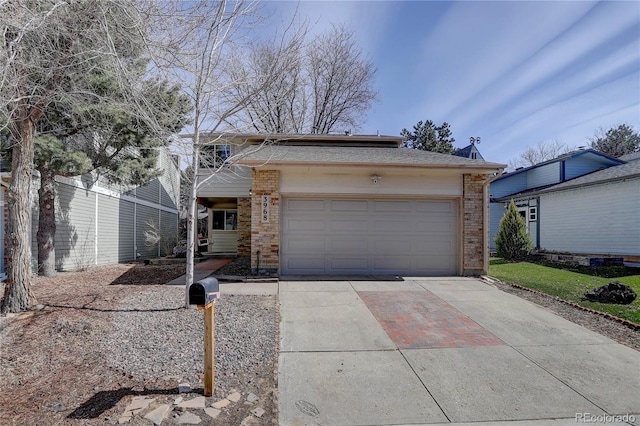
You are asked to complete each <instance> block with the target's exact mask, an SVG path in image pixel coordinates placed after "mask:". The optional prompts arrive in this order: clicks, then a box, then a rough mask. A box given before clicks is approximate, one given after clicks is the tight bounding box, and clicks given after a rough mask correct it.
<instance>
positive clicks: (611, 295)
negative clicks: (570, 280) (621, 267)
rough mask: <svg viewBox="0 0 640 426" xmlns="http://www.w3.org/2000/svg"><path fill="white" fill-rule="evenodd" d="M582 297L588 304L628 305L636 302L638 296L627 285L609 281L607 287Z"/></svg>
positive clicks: (596, 289)
mask: <svg viewBox="0 0 640 426" xmlns="http://www.w3.org/2000/svg"><path fill="white" fill-rule="evenodd" d="M584 297H585V298H586V299H587V300H588V301H590V302H600V303H616V304H620V305H628V304H630V303H631V302H633V301H634V300H636V297H638V295H637V294H636V292H635V291H633V289H632V288H631V287H629V286H628V285H626V284H622V283H621V282H619V281H611V282H610V283H609V284H607V285H603V286H602V287H597V288H594V289H593V290H591V291H587V292H586V293H585V294H584Z"/></svg>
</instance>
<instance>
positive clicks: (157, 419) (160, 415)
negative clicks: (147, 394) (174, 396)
mask: <svg viewBox="0 0 640 426" xmlns="http://www.w3.org/2000/svg"><path fill="white" fill-rule="evenodd" d="M169 411H171V407H170V406H169V404H162V405H160V406H159V407H158V408H156V409H155V410H153V411H151V412H150V413H149V414H147V415H146V416H144V418H145V419H147V420H151V422H152V423H153V424H154V425H156V426H159V425H161V424H162V422H163V421H164V419H165V417H166V416H167V413H169Z"/></svg>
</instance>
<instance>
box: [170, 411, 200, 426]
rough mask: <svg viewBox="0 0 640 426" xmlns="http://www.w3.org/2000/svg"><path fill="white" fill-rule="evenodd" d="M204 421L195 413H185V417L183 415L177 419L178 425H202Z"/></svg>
mask: <svg viewBox="0 0 640 426" xmlns="http://www.w3.org/2000/svg"><path fill="white" fill-rule="evenodd" d="M201 421H202V419H201V418H200V417H198V416H196V415H195V414H193V413H190V412H188V411H187V412H185V413H184V414H183V415H181V416H180V417H178V418H177V419H176V424H179V425H197V424H200V422H201Z"/></svg>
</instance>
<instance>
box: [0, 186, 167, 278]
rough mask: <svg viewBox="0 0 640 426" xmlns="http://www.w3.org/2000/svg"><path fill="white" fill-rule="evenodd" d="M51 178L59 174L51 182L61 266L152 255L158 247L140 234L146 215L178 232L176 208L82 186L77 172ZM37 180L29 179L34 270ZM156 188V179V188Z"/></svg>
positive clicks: (62, 268)
mask: <svg viewBox="0 0 640 426" xmlns="http://www.w3.org/2000/svg"><path fill="white" fill-rule="evenodd" d="M56 179H60V181H58V182H57V186H56V188H57V197H56V225H57V229H56V240H55V241H56V266H57V268H58V270H60V271H69V270H76V269H81V268H86V267H90V266H93V265H108V264H113V263H118V262H128V261H132V260H135V258H136V252H137V253H140V254H141V257H142V258H151V257H157V256H158V248H157V247H154V248H148V247H147V246H146V244H145V240H144V231H145V230H147V229H148V224H147V221H148V220H149V219H153V220H155V222H158V220H160V224H161V226H162V227H163V228H165V229H168V232H171V233H173V234H175V233H177V217H178V212H177V211H176V210H173V209H172V208H171V207H169V206H164V207H161V206H160V205H156V206H153V205H151V206H148V205H143V204H141V203H144V202H148V201H135V198H129V199H126V197H124V198H121V197H120V196H118V195H117V194H114V193H111V192H109V191H107V190H106V189H104V188H102V187H98V186H96V185H94V186H92V187H91V188H90V189H86V188H85V187H84V186H83V181H82V180H81V179H79V178H78V179H68V178H56ZM39 185H40V182H39V179H34V183H33V194H32V221H31V223H32V226H31V236H30V237H31V252H32V258H31V264H32V268H33V271H34V272H36V271H37V264H38V242H37V231H38V194H37V189H38V187H39ZM78 185H81V186H80V187H78ZM159 188H160V187H159V185H157V186H156V190H159ZM158 194H160V192H158ZM157 198H159V197H157ZM163 209H164V210H163ZM166 209H170V210H166ZM0 243H1V242H0ZM136 246H137V247H136ZM136 249H137V251H136ZM161 251H163V250H161ZM162 254H163V255H164V253H162ZM0 266H2V267H3V268H2V269H0V272H3V271H4V265H0Z"/></svg>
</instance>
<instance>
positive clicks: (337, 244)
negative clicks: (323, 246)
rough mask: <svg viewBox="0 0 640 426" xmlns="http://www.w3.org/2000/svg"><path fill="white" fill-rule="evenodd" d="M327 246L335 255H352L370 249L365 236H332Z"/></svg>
mask: <svg viewBox="0 0 640 426" xmlns="http://www.w3.org/2000/svg"><path fill="white" fill-rule="evenodd" d="M327 246H328V247H329V248H330V251H331V252H333V254H334V255H352V254H354V253H356V254H358V253H363V254H364V255H365V256H366V254H367V251H368V241H367V240H366V239H364V238H347V237H342V238H331V239H328V241H327Z"/></svg>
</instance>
